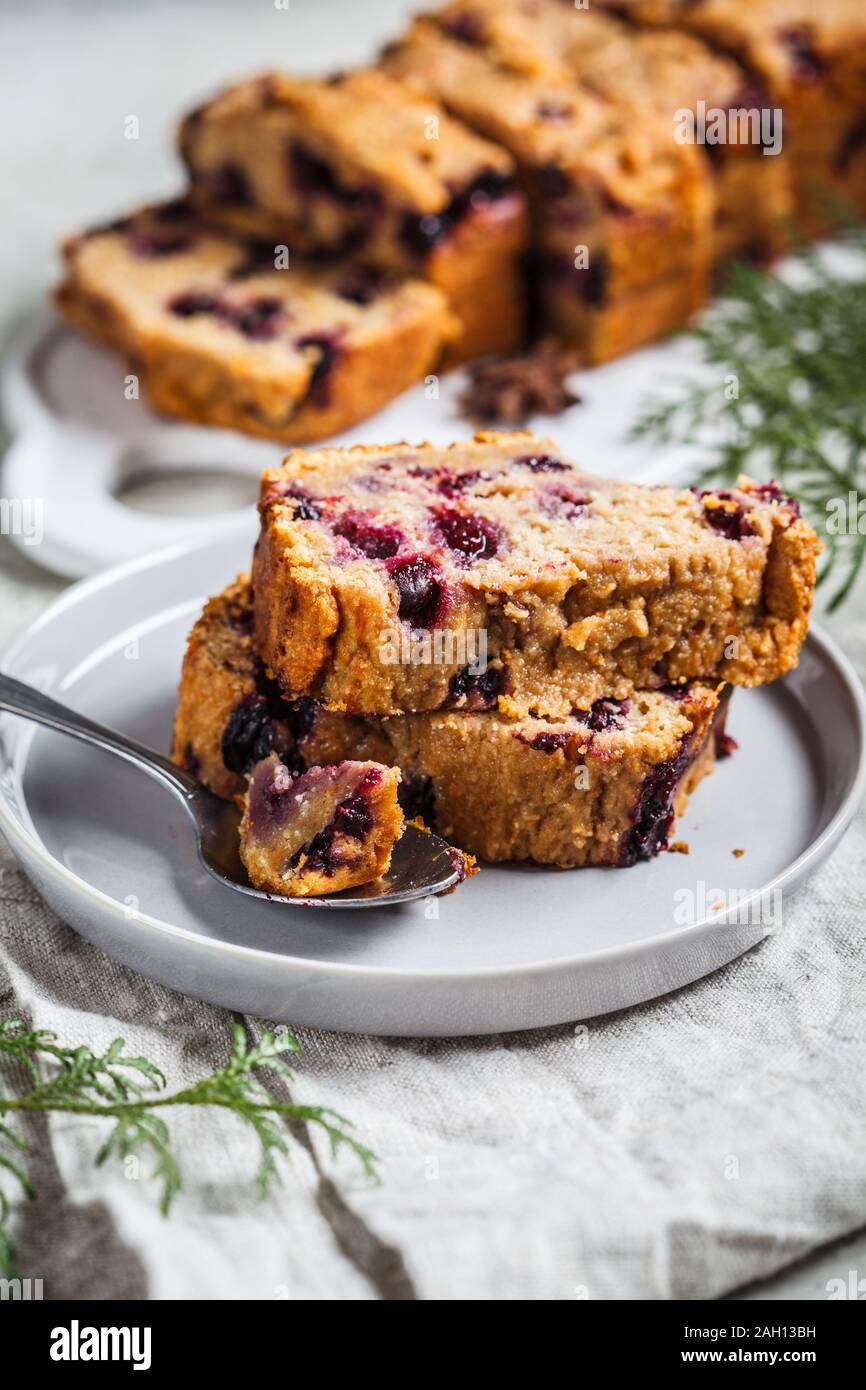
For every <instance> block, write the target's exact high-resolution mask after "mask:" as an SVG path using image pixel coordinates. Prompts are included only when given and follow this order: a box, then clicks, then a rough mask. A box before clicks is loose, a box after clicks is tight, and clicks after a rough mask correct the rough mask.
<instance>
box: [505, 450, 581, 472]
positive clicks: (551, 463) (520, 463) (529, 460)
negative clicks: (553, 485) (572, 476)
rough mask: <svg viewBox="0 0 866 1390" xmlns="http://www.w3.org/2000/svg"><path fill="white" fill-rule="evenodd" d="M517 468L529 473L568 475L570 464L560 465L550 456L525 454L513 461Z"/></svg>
mask: <svg viewBox="0 0 866 1390" xmlns="http://www.w3.org/2000/svg"><path fill="white" fill-rule="evenodd" d="M514 462H515V464H516V465H517V467H518V468H528V469H529V471H530V472H531V473H569V472H570V471H571V464H569V463H561V462H560V460H559V459H555V458H552V457H551V455H550V454H526V455H524V457H523V458H517V459H515V460H514Z"/></svg>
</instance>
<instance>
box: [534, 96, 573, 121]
mask: <svg viewBox="0 0 866 1390" xmlns="http://www.w3.org/2000/svg"><path fill="white" fill-rule="evenodd" d="M573 112H574V107H572V106H570V105H569V104H568V102H565V101H539V102H538V104H537V105H536V107H535V114H536V116H538V118H539V120H542V121H567V120H568V119H569V118H570V117H571V116H572V114H573Z"/></svg>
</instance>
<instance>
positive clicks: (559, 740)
mask: <svg viewBox="0 0 866 1390" xmlns="http://www.w3.org/2000/svg"><path fill="white" fill-rule="evenodd" d="M514 737H515V738H516V739H519V740H520V742H521V743H525V744H526V746H527V747H528V748H534V749H535V751H536V752H537V753H547V754H550V753H556V752H557V751H558V750H559V749H560V748H563V747H564V746H565V744H566V743H567V742H568V738H569V735H568V734H567V733H556V734H554V733H544V732H542V733H538V734H534V735H533V736H532V738H530V737H529V736H528V735H527V734H524V733H521V732H519V733H516V734H515V735H514Z"/></svg>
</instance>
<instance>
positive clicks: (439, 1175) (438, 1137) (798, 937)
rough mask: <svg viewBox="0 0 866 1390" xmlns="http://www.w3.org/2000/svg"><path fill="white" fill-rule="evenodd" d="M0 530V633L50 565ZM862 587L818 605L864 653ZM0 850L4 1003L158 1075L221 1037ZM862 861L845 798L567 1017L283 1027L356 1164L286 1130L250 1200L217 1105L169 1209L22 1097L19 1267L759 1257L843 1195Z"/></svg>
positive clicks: (216, 1050) (250, 1286)
mask: <svg viewBox="0 0 866 1390" xmlns="http://www.w3.org/2000/svg"><path fill="white" fill-rule="evenodd" d="M0 546H2V553H0V613H2V618H0V622H2V628H0V646H2V647H5V645H6V644H7V642H8V639H9V636H10V635H11V631H12V628H13V626H14V628H15V629H18V628H20V627H21V626H22V625H23V624H24V622H25V621H26V620H27V619H28V618H29V617H31V616H35V614H36V612H37V611H39V609H41V608H42V607H43V606H44V604H45V602H46V601H47V599H48V598H49V597H50V596H51V594H52V593H53V591H54V587H55V586H54V585H53V583H52V581H50V580H47V579H46V578H45V577H43V576H40V575H39V574H38V573H37V572H36V571H35V570H33V569H31V568H30V567H29V566H28V565H26V564H25V563H24V562H22V561H19V560H18V559H17V558H15V557H13V556H12V554H11V551H10V548H9V546H8V543H7V542H0ZM864 609H866V594H861V596H860V597H859V598H858V597H855V598H854V599H853V600H852V602H851V603H850V605H849V608H848V609H847V610H846V611H845V612H844V614H843V616H842V617H841V618H840V619H839V620H838V621H836V622H835V623H834V625H833V626H834V629H835V632H836V635H837V636H838V637H839V638H840V640H841V641H842V643H843V645H844V646H845V648H846V650H847V651H848V653H849V655H851V656H852V657H853V659H854V661H855V663H856V664H857V666H858V668H859V670H860V671H861V673H862V672H863V671H864V670H866V637H864V632H866V627H864V623H863V617H864ZM0 865H2V872H0V1017H9V1016H21V1017H24V1018H26V1019H27V1020H29V1021H30V1022H31V1023H32V1024H33V1025H35V1026H38V1027H40V1028H51V1029H54V1030H55V1031H56V1032H57V1033H58V1034H60V1035H61V1036H62V1038H63V1039H64V1040H69V1041H73V1042H75V1041H83V1042H87V1043H88V1044H89V1045H90V1046H91V1047H93V1048H104V1047H106V1046H107V1045H108V1043H109V1042H110V1041H111V1039H112V1038H114V1037H115V1036H116V1035H118V1034H121V1035H122V1036H123V1037H124V1038H125V1039H126V1040H127V1044H128V1046H129V1049H130V1050H131V1051H133V1052H142V1053H145V1054H146V1055H147V1056H149V1057H150V1058H152V1059H153V1060H154V1061H155V1062H156V1063H157V1064H158V1065H159V1066H160V1067H161V1068H162V1070H163V1071H164V1072H165V1073H166V1075H167V1077H168V1078H169V1082H170V1085H171V1086H172V1088H175V1087H178V1086H181V1085H183V1084H186V1083H189V1082H192V1081H194V1080H195V1079H196V1078H198V1077H199V1076H201V1075H203V1074H205V1073H206V1072H207V1071H210V1070H211V1069H214V1068H216V1067H218V1066H220V1065H221V1064H222V1062H223V1061H224V1059H225V1057H226V1051H227V1046H228V1037H229V1029H230V1026H231V1023H232V1017H231V1015H230V1014H229V1013H227V1012H226V1011H225V1010H223V1009H217V1008H211V1007H209V1006H208V1005H206V1004H200V1003H197V1002H195V1001H194V1000H191V999H188V998H185V997H184V996H182V995H179V994H175V993H172V991H171V990H167V989H164V988H162V987H161V986H160V985H156V984H152V983H151V982H150V981H148V980H146V979H144V978H142V977H141V976H138V975H135V974H134V973H132V972H131V971H129V970H127V969H125V968H124V967H123V966H120V965H116V964H115V963H114V962H113V961H111V960H109V958H108V957H107V956H105V955H103V954H102V953H101V952H100V951H98V950H96V949H95V948H94V947H92V946H89V945H87V944H86V943H85V942H84V941H82V940H80V939H79V937H78V936H76V934H75V933H74V932H73V931H72V930H71V929H70V928H69V927H67V926H65V925H64V924H63V923H62V922H60V921H58V919H57V918H56V917H55V916H54V914H53V913H52V912H51V911H50V910H49V909H48V908H47V907H46V906H45V905H44V904H43V903H42V902H41V901H40V899H39V897H38V895H37V893H36V892H35V890H34V889H33V888H32V887H31V886H30V884H29V882H28V881H27V879H26V878H25V877H24V875H23V874H22V873H20V872H19V871H18V870H17V869H16V868H15V867H14V865H13V862H12V860H11V858H10V856H9V855H8V853H7V852H6V851H5V849H0ZM864 885H866V822H864V817H863V816H862V814H861V816H860V817H859V818H858V820H857V822H856V824H855V825H854V827H853V828H852V830H851V831H850V832H849V834H848V836H847V837H846V839H845V841H844V842H843V844H842V845H841V846H840V848H839V849H838V850H837V851H836V853H835V855H834V856H833V858H832V859H831V860H830V862H829V863H828V864H827V865H826V866H825V867H824V868H823V869H822V870H821V872H820V873H819V874H818V875H817V876H816V877H815V878H813V879H812V880H811V881H810V882H809V883H808V884H806V885H805V886H803V887H802V888H801V889H799V890H798V891H797V892H796V893H794V894H793V895H792V896H791V898H790V900H786V903H785V922H784V927H783V928H782V930H781V932H780V933H779V934H778V935H775V936H772V937H771V938H769V939H768V940H767V941H766V942H764V943H763V944H762V945H761V946H759V947H757V948H755V949H754V950H753V951H751V952H750V953H748V954H747V955H745V956H744V957H742V958H741V959H740V960H738V961H736V962H734V963H733V964H732V965H730V966H728V967H727V968H726V969H724V970H721V971H719V972H718V973H717V974H715V975H713V976H711V977H710V978H709V979H706V980H703V981H701V982H699V983H698V984H695V985H693V986H691V987H689V988H687V989H683V990H681V991H679V993H677V994H673V995H669V996H668V997H666V998H664V999H661V1000H659V1001H657V1002H655V1003H651V1004H647V1005H644V1006H642V1007H640V1008H636V1009H632V1010H630V1011H628V1012H626V1013H620V1014H615V1015H611V1016H609V1017H606V1018H599V1019H596V1020H592V1021H590V1022H589V1024H588V1030H587V1031H586V1032H585V1033H584V1032H583V1031H582V1030H580V1031H578V1033H577V1034H576V1033H575V1030H574V1028H573V1027H572V1026H564V1027H558V1028H550V1029H546V1030H539V1031H537V1032H531V1033H520V1034H513V1035H508V1036H502V1037H491V1038H486V1039H467V1040H453V1041H425V1040H418V1041H405V1040H388V1039H377V1038H364V1037H346V1036H339V1035H337V1034H331V1033H326V1032H317V1031H311V1030H301V1031H300V1033H299V1038H300V1041H301V1043H302V1045H303V1048H304V1055H303V1057H302V1058H300V1059H298V1061H297V1064H296V1067H295V1073H296V1079H295V1082H294V1083H293V1085H292V1087H291V1091H292V1095H293V1097H294V1098H295V1099H298V1100H301V1101H309V1102H315V1103H321V1104H327V1105H331V1106H333V1107H334V1108H335V1109H337V1110H339V1111H340V1112H341V1113H343V1114H345V1115H347V1116H349V1117H350V1118H351V1119H352V1120H353V1121H354V1122H355V1125H356V1127H357V1131H358V1133H359V1135H360V1137H362V1138H363V1139H364V1140H365V1142H367V1143H368V1144H369V1145H370V1146H371V1147H372V1148H373V1149H374V1150H375V1151H376V1152H377V1153H378V1155H379V1157H380V1160H381V1182H380V1183H379V1184H378V1185H374V1184H371V1183H370V1182H369V1181H368V1180H366V1179H365V1178H364V1177H363V1176H362V1174H361V1173H360V1170H359V1168H358V1167H357V1165H356V1164H355V1162H354V1161H353V1159H352V1158H351V1157H350V1156H348V1155H345V1154H344V1155H343V1156H342V1157H341V1158H340V1160H339V1161H338V1162H336V1163H335V1162H333V1161H332V1160H331V1159H330V1157H329V1155H328V1154H327V1152H326V1151H325V1149H324V1147H322V1146H321V1145H320V1142H319V1139H318V1137H317V1136H315V1135H313V1136H312V1137H311V1136H310V1135H309V1134H307V1133H306V1132H305V1131H297V1132H296V1133H295V1139H296V1142H295V1143H294V1145H293V1148H292V1158H291V1161H290V1162H289V1163H287V1164H286V1165H285V1170H284V1172H285V1181H284V1183H283V1185H282V1187H280V1188H278V1189H275V1191H274V1193H273V1195H272V1196H271V1197H269V1198H267V1199H266V1200H265V1201H264V1202H260V1201H259V1200H258V1198H257V1197H256V1195H255V1193H254V1190H253V1186H252V1182H251V1177H252V1174H253V1171H254V1167H255V1163H256V1150H255V1146H254V1144H253V1143H252V1142H251V1141H250V1140H249V1139H248V1138H247V1137H246V1135H245V1134H244V1133H243V1131H242V1129H241V1127H240V1125H239V1123H238V1122H237V1121H236V1120H235V1119H234V1118H233V1117H232V1116H231V1115H228V1114H210V1113H206V1112H200V1111H196V1112H185V1111H178V1112H173V1113H172V1114H170V1115H169V1116H168V1119H169V1122H170V1124H171V1126H172V1130H173V1133H174V1135H175V1140H176V1147H177V1151H178V1153H179V1154H180V1157H181V1162H182V1166H183V1171H184V1180H185V1186H184V1191H183V1192H182V1194H181V1196H180V1197H179V1198H178V1200H177V1202H176V1205H175V1208H174V1210H173V1212H172V1214H171V1216H170V1217H169V1218H168V1219H164V1218H163V1217H162V1216H160V1214H159V1211H158V1207H157V1200H156V1192H155V1189H154V1186H153V1184H152V1183H150V1182H149V1181H148V1179H147V1177H146V1173H145V1174H143V1175H142V1176H141V1177H139V1178H137V1179H136V1178H135V1176H134V1175H132V1176H128V1175H125V1173H124V1170H123V1168H122V1167H120V1166H119V1165H117V1164H110V1165H108V1166H107V1167H104V1168H102V1169H98V1170H97V1169H95V1168H94V1166H93V1156H94V1154H95V1152H96V1149H97V1147H98V1143H99V1140H100V1136H101V1125H100V1122H98V1121H92V1120H80V1121H79V1120H72V1119H70V1118H68V1117H61V1118H58V1119H55V1118H52V1119H51V1120H50V1121H45V1120H42V1121H40V1122H38V1123H36V1124H33V1125H31V1127H30V1129H29V1131H28V1135H29V1138H30V1139H31V1143H32V1154H31V1158H30V1171H31V1173H32V1176H33V1179H34V1182H35V1184H36V1186H37V1188H38V1192H39V1195H38V1199H37V1200H36V1201H35V1202H22V1203H20V1204H19V1205H18V1206H17V1209H16V1213H15V1218H14V1223H13V1235H14V1238H15V1240H16V1244H17V1247H18V1252H19V1262H20V1265H21V1269H22V1272H23V1273H24V1274H26V1275H29V1276H31V1277H32V1278H42V1279H43V1281H44V1292H45V1297H46V1298H75V1297H78V1298H126V1299H147V1298H150V1299H152V1298H157V1299H162V1298H181V1299H184V1298H202V1299H267V1300H270V1299H274V1300H282V1299H292V1300H296V1299H325V1298H327V1299H376V1298H385V1299H413V1298H417V1299H507V1300H510V1299H581V1300H582V1299H631V1298H647V1299H683V1298H685V1299H696V1298H712V1297H715V1296H718V1295H723V1294H725V1293H727V1292H729V1291H731V1290H733V1289H735V1288H737V1287H739V1286H740V1285H743V1284H745V1283H747V1282H748V1281H751V1280H754V1279H757V1278H760V1277H762V1276H765V1275H768V1274H770V1273H771V1272H773V1271H775V1270H778V1269H780V1268H783V1267H784V1266H786V1265H788V1264H790V1263H791V1262H793V1261H795V1260H797V1259H798V1258H800V1257H802V1256H803V1255H805V1254H806V1253H807V1252H809V1251H810V1250H812V1249H814V1248H815V1247H817V1246H819V1245H821V1244H823V1243H824V1242H827V1241H829V1240H831V1239H833V1238H835V1237H837V1236H840V1235H842V1234H844V1233H846V1232H849V1231H852V1230H855V1229H856V1228H858V1227H860V1226H862V1225H863V1224H864V1222H866V1142H864V1141H866V1118H864V1116H866V1106H864V1099H866V929H864V928H866V922H864V917H866V914H864ZM245 1022H246V1025H247V1027H248V1028H250V1029H251V1030H255V1029H256V1028H257V1027H259V1026H260V1025H259V1024H258V1023H256V1021H255V1020H251V1019H247V1020H245Z"/></svg>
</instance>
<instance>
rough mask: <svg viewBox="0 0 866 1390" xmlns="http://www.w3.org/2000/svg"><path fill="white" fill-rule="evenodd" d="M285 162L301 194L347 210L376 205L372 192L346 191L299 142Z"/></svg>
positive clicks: (322, 163) (352, 189)
mask: <svg viewBox="0 0 866 1390" xmlns="http://www.w3.org/2000/svg"><path fill="white" fill-rule="evenodd" d="M288 161H289V171H290V177H291V180H292V182H293V184H294V186H295V187H296V188H297V189H298V190H299V192H301V193H305V194H307V195H308V196H309V195H318V196H320V197H325V198H330V199H332V200H333V201H334V202H338V203H344V204H346V206H348V207H355V206H358V205H359V204H366V205H368V206H370V207H371V208H372V207H376V206H378V204H379V201H380V200H379V195H378V194H377V192H376V190H375V189H373V188H350V187H348V185H347V184H344V183H343V182H342V181H341V180H340V179H339V178H338V177H337V174H336V173H335V172H334V170H333V169H332V168H331V167H330V165H329V164H326V163H325V161H324V160H322V159H319V158H318V156H317V155H314V154H313V153H312V152H311V151H310V150H308V149H307V148H306V147H305V146H304V145H302V144H301V143H300V142H298V141H295V143H294V144H293V145H292V146H291V147H290V149H289V152H288Z"/></svg>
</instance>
